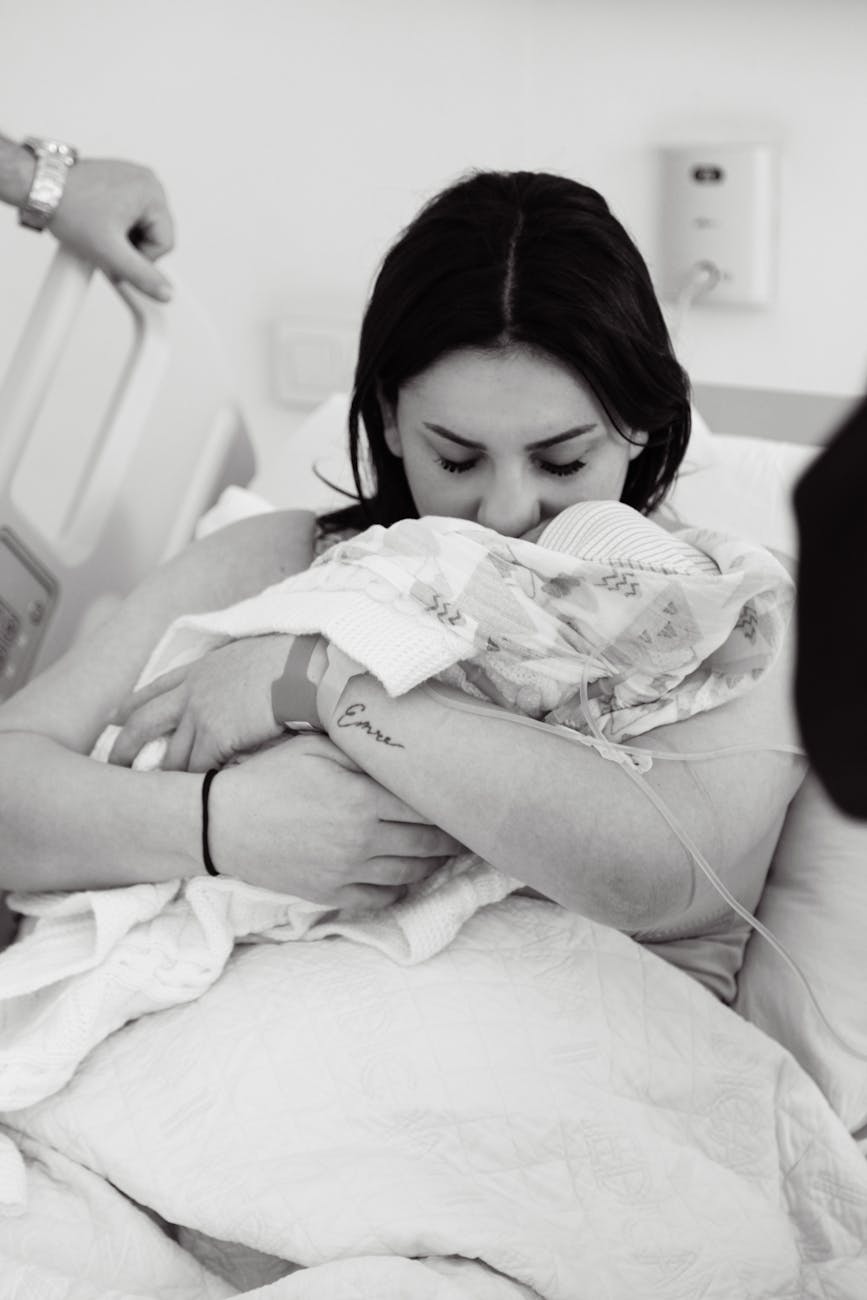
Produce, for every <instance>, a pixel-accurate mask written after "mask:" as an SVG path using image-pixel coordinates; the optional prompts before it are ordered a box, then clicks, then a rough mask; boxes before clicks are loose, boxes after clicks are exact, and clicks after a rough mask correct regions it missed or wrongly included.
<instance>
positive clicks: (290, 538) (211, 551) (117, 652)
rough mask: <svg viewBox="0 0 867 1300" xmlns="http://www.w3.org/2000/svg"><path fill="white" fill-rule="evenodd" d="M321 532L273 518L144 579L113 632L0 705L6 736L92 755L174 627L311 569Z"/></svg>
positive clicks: (294, 519) (289, 515) (293, 518)
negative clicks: (30, 736)
mask: <svg viewBox="0 0 867 1300" xmlns="http://www.w3.org/2000/svg"><path fill="white" fill-rule="evenodd" d="M313 523H314V517H313V515H312V514H310V513H309V512H307V511H275V512H274V513H273V514H267V515H257V516H255V517H254V518H252V519H244V520H241V521H240V522H239V523H236V524H232V525H229V526H228V527H227V528H223V529H220V530H219V532H216V533H213V534H211V536H209V537H207V538H205V539H204V540H203V541H200V542H195V543H193V544H192V545H190V546H189V547H187V548H186V550H184V551H182V552H181V553H180V554H179V555H177V556H175V557H174V558H173V559H172V560H169V561H168V562H167V563H165V564H163V565H161V566H160V567H159V568H158V569H156V570H155V571H154V572H153V573H152V574H150V575H149V576H148V577H147V578H145V579H144V581H143V582H141V583H140V584H139V586H138V587H136V588H135V590H134V591H133V592H131V593H130V595H129V596H127V597H126V598H125V599H124V600H123V601H122V602H121V604H120V606H119V607H118V609H117V610H116V611H115V612H114V613H113V614H112V615H111V617H110V618H108V619H107V620H106V621H105V623H103V624H101V625H100V626H99V627H97V628H96V629H95V630H94V631H93V632H91V633H90V635H89V636H87V637H86V638H84V639H83V640H81V641H80V642H77V643H76V644H75V645H74V646H73V647H72V648H71V649H70V650H68V651H67V652H66V654H64V655H63V656H62V657H61V658H60V659H59V660H58V661H57V662H56V663H55V664H53V665H51V667H49V668H48V669H46V670H45V671H44V672H42V673H40V674H39V675H38V676H37V677H35V678H34V679H33V680H32V681H31V682H29V683H28V684H27V685H26V686H24V687H23V688H22V689H21V690H20V691H18V692H17V693H16V694H15V695H13V696H12V697H11V699H9V700H8V701H6V703H4V704H3V705H0V731H4V732H11V731H29V732H36V733H38V734H40V735H44V736H48V737H50V738H51V739H52V740H56V741H57V742H58V743H60V744H62V745H64V746H66V747H67V748H68V749H72V750H74V751H76V752H78V753H88V752H89V751H90V750H91V748H92V747H93V744H94V742H95V741H96V738H97V737H98V735H99V733H100V732H101V731H102V729H103V727H104V726H105V725H106V723H107V721H108V719H109V717H110V715H111V713H112V712H113V710H114V709H115V708H116V707H117V705H118V704H119V703H120V701H121V700H122V699H123V697H124V695H126V693H127V692H128V691H130V690H131V689H132V688H133V687H134V685H135V683H136V681H137V679H138V677H139V674H140V673H141V671H142V669H143V667H144V665H145V663H146V661H147V658H148V656H149V654H150V652H151V650H152V649H153V647H154V645H155V644H156V642H157V640H158V639H159V637H160V636H161V635H162V633H163V632H164V631H165V629H166V628H167V627H168V625H169V624H170V623H171V622H172V620H173V619H175V618H177V617H178V616H180V615H181V614H188V613H201V612H203V611H205V610H210V609H220V608H222V607H224V606H226V605H231V604H234V603H235V602H236V601H239V600H242V599H243V598H244V597H246V596H249V595H252V594H254V593H255V592H257V591H260V590H262V589H263V588H264V587H267V586H269V585H270V584H271V583H274V582H278V581H280V579H282V578H285V577H288V576H289V575H290V574H291V573H297V572H300V571H301V570H302V569H304V568H306V567H307V565H309V563H310V560H311V558H312V545H313V540H312V539H313Z"/></svg>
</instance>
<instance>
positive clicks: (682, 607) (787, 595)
mask: <svg viewBox="0 0 867 1300" xmlns="http://www.w3.org/2000/svg"><path fill="white" fill-rule="evenodd" d="M791 604H792V585H791V582H790V580H789V578H788V576H787V575H786V573H785V571H784V570H783V569H782V567H781V566H780V565H778V564H777V562H776V561H775V560H774V559H773V558H772V557H771V556H770V555H769V554H768V553H767V552H765V551H763V550H761V548H758V547H755V546H752V545H751V544H749V543H746V542H743V541H740V540H738V539H731V538H726V537H723V536H721V535H718V534H711V533H704V532H699V531H697V530H684V531H683V532H681V533H680V534H679V535H677V536H671V535H669V534H668V533H666V532H664V531H663V530H662V529H661V528H659V527H658V526H657V525H655V524H652V523H650V522H649V521H648V520H646V519H644V518H643V517H642V516H640V515H637V514H636V513H635V512H634V511H632V510H630V509H629V508H628V507H625V506H621V505H619V504H618V503H611V502H599V503H586V504H584V505H581V506H576V507H572V508H571V509H570V510H569V511H567V512H564V515H562V516H559V517H558V519H557V520H555V521H554V522H553V523H552V524H551V525H549V527H548V529H546V530H545V532H544V533H542V534H541V536H540V538H539V540H538V542H530V541H526V540H515V539H507V538H502V537H500V536H499V535H497V534H494V533H491V532H490V531H489V530H485V529H482V528H480V527H478V526H476V525H470V524H467V523H465V522H462V521H456V520H447V519H429V520H407V521H404V522H402V523H400V524H396V525H394V526H393V527H392V528H390V529H387V530H386V529H382V528H373V529H370V530H368V531H367V532H366V533H364V534H362V535H361V536H360V537H358V538H356V539H353V540H352V541H349V542H344V543H341V544H340V545H338V546H336V547H335V548H334V549H333V550H332V551H331V552H329V553H328V554H327V555H326V556H323V557H322V558H321V559H320V560H319V561H317V563H316V564H314V565H313V566H312V567H311V569H310V570H308V571H307V572H306V573H304V574H300V575H298V576H296V577H293V578H291V579H288V580H286V581H285V582H282V583H279V584H277V585H275V586H273V587H270V588H268V589H267V590H266V591H264V592H262V593H261V594H260V595H259V596H256V597H254V598H252V599H251V600H247V601H244V602H242V603H240V604H238V605H235V606H232V607H231V608H229V609H226V610H222V611H218V612H217V613H213V614H207V615H202V616H195V617H189V618H183V619H180V620H178V621H177V622H176V623H175V624H174V625H173V626H172V627H171V628H170V629H169V631H168V632H167V633H166V635H165V636H164V637H163V639H162V640H161V642H160V643H159V645H158V646H157V647H156V650H155V651H154V654H153V655H152V656H151V659H150V661H149V663H148V665H147V667H146V669H145V671H144V673H143V675H142V683H144V682H145V681H149V680H151V679H153V678H154V677H156V676H158V675H159V674H160V673H162V672H164V671H167V670H168V669H169V668H170V667H174V666H176V665H177V664H180V663H184V662H189V661H191V660H192V659H195V658H198V657H199V656H200V655H201V654H203V653H205V652H207V651H208V650H209V649H211V648H213V647H215V646H217V645H221V644H224V643H225V642H227V641H229V640H232V639H234V638H238V637H242V636H255V635H260V634H264V633H271V632H278V631H279V632H294V633H305V632H323V633H324V634H325V635H326V636H328V637H329V638H330V639H331V640H332V641H334V642H335V643H336V644H337V645H338V646H339V647H340V648H341V649H342V650H344V651H345V652H346V653H347V654H349V655H351V656H352V657H353V658H354V659H356V660H358V661H360V662H361V663H363V664H364V665H365V667H367V668H368V669H369V670H370V671H371V672H373V673H374V674H375V675H376V676H377V677H378V678H379V679H380V680H381V681H382V682H383V684H384V685H385V687H386V688H387V689H388V690H389V692H390V693H391V694H393V695H399V694H401V693H403V692H405V691H408V690H410V689H412V688H413V687H414V686H416V685H418V684H419V683H420V682H422V681H425V680H427V679H429V678H431V677H432V676H434V675H436V676H438V678H439V679H440V680H442V681H445V682H448V683H451V684H453V685H457V686H460V687H461V688H462V689H464V690H465V691H467V692H468V693H471V694H475V695H477V696H479V695H482V696H485V697H487V698H489V699H493V700H495V701H497V702H498V703H500V704H504V705H506V706H507V707H509V708H511V709H514V710H516V711H519V712H522V713H525V714H528V715H531V716H534V717H537V718H544V719H546V720H548V721H552V722H553V721H556V722H561V723H566V724H567V725H570V726H572V727H574V728H576V729H578V730H583V731H585V732H586V731H587V730H588V723H587V719H586V717H585V716H584V713H583V710H582V709H581V707H580V692H579V689H578V686H579V682H580V680H581V678H582V674H583V675H584V677H585V682H589V683H590V685H591V696H592V698H591V701H590V707H591V709H592V711H593V713H594V715H595V721H596V726H597V727H598V729H599V730H600V731H601V732H602V733H603V734H604V735H605V736H606V737H607V738H609V739H614V740H622V739H624V738H628V737H629V736H634V735H638V734H640V733H642V732H645V731H647V730H649V729H651V728H652V727H655V726H657V725H660V724H662V723H664V722H670V721H674V720H675V719H677V718H680V717H683V716H686V715H688V714H691V713H695V712H698V711H700V710H702V709H707V708H711V707H714V706H715V705H716V704H719V703H721V702H722V701H723V700H725V699H728V698H731V696H732V695H734V694H738V693H740V692H741V691H743V690H746V689H748V688H749V686H750V685H751V684H752V683H753V682H754V681H755V680H757V678H758V677H759V676H761V674H762V673H763V672H764V671H765V670H766V668H767V667H768V666H769V665H770V663H771V662H772V661H773V658H774V655H775V653H776V650H777V647H778V645H779V642H780V640H781V638H782V635H783V632H784V630H785V626H786V622H787V619H788V615H789V612H790V609H791ZM111 739H112V733H111V731H110V730H109V731H107V732H106V733H105V734H104V736H103V737H102V738H101V745H100V746H98V750H99V752H100V753H101V755H102V756H103V757H105V755H106V754H107V752H108V750H109V748H110V745H111ZM140 758H141V760H142V761H141V763H140V764H139V765H141V766H152V765H154V764H155V761H158V751H155V750H154V749H153V748H152V747H151V748H150V750H149V753H148V754H143V755H142V756H140ZM520 885H521V882H520V881H518V880H515V879H512V878H509V877H507V876H505V875H503V874H502V873H501V872H500V871H498V870H497V869H496V868H495V867H493V866H491V865H490V864H488V863H485V862H483V861H481V860H480V859H479V858H477V857H476V856H475V855H472V854H469V853H467V854H463V855H461V856H459V857H456V858H454V859H453V860H452V861H451V862H450V863H448V864H446V866H445V867H444V868H442V869H441V870H440V871H439V872H437V873H435V874H434V875H433V876H432V877H430V878H429V879H428V880H427V881H425V882H423V883H422V884H420V885H418V886H415V887H414V888H413V889H412V890H411V891H410V894H409V895H408V897H407V898H406V899H405V900H404V901H402V902H401V903H399V904H397V905H395V906H394V907H392V908H390V909H388V910H387V911H386V912H384V913H376V914H373V915H366V916H362V915H356V916H341V915H340V914H339V913H335V912H334V911H333V910H332V909H327V908H323V907H321V906H318V905H315V904H312V903H309V902H306V901H305V900H303V899H299V898H297V897H291V896H286V895H281V894H276V893H272V892H270V891H265V890H261V889H256V888H254V887H252V886H248V885H244V884H242V883H241V882H238V881H233V880H230V879H224V878H221V879H210V878H196V879H192V880H176V881H171V882H168V883H164V884H156V885H147V884H145V885H136V886H131V887H127V888H119V889H109V890H103V891H82V892H78V893H73V894H38V895H22V894H18V895H14V896H13V897H12V899H11V900H10V902H11V905H12V907H13V908H15V909H17V910H18V911H19V912H21V913H22V914H23V916H24V920H23V922H22V926H21V931H20V934H19V938H18V939H17V941H16V942H15V943H14V944H13V945H12V946H11V947H10V948H9V949H8V950H7V951H6V952H5V953H2V954H0V1110H7V1111H9V1110H15V1109H17V1108H19V1107H22V1106H27V1105H30V1104H32V1103H33V1102H35V1101H37V1100H39V1099H41V1098H43V1097H46V1096H49V1095H51V1093H53V1092H55V1091H56V1090H57V1089H59V1088H60V1087H62V1086H63V1084H64V1083H65V1082H66V1081H67V1080H68V1079H69V1078H70V1077H71V1075H72V1074H73V1072H74V1070H75V1068H76V1066H77V1064H78V1063H79V1062H80V1061H81V1060H82V1059H83V1058H84V1056H85V1055H86V1054H87V1053H88V1052H89V1051H90V1050H91V1049H92V1047H94V1046H95V1045H96V1044H97V1043H98V1042H100V1041H101V1040H102V1039H104V1038H105V1037H106V1036H107V1035H108V1034H109V1033H111V1032H113V1030H115V1029H116V1028H118V1027H119V1026H120V1025H122V1024H124V1023H125V1022H126V1021H128V1020H130V1019H133V1018H135V1017H137V1016H140V1015H143V1014H145V1013H146V1012H150V1011H156V1010H159V1009H161V1008H164V1007H167V1006H171V1005H175V1004H178V1003H181V1002H185V1001H190V1000H192V999H194V998H196V997H198V996H199V995H200V994H201V993H202V992H204V991H205V989H207V988H208V987H209V986H210V985H211V984H212V983H213V982H214V980H215V979H216V978H217V977H218V976H219V974H220V972H221V971H222V969H223V967H224V965H225V963H226V961H227V960H228V957H229V955H230V953H231V951H232V948H233V946H234V944H235V943H237V942H239V941H241V942H243V941H250V940H253V939H258V940H272V941H279V942H284V941H287V940H296V939H319V938H325V937H327V936H329V935H343V936H345V937H347V938H350V939H354V940H356V941H358V942H360V943H364V944H367V945H370V946H372V947H375V948H378V949H380V950H381V951H382V952H384V953H386V954H387V955H388V956H390V957H391V958H393V959H394V960H395V961H397V962H400V963H405V964H410V963H415V962H419V961H423V960H424V959H425V958H427V957H429V956H431V955H432V954H433V953H436V952H439V951H440V950H441V949H443V948H444V947H445V946H446V945H447V944H448V943H449V942H450V941H451V939H452V938H453V937H454V935H455V934H456V933H457V932H458V930H459V929H460V928H461V926H462V925H463V924H464V923H465V921H466V920H467V919H468V918H469V917H470V916H472V915H473V913H474V912H476V911H478V910H479V908H481V907H484V906H486V905H487V904H490V903H494V902H497V901H499V900H500V899H502V898H504V897H505V896H506V895H508V894H509V893H511V892H513V891H514V890H516V889H518V888H520ZM11 1152H12V1148H11V1146H10V1145H8V1144H7V1146H6V1150H5V1154H6V1156H7V1160H6V1163H5V1164H4V1160H3V1156H4V1149H3V1147H2V1146H0V1204H2V1202H3V1201H4V1200H5V1201H6V1203H7V1204H8V1205H12V1206H14V1205H16V1204H20V1200H21V1194H22V1193H21V1186H20V1181H19V1180H20V1174H21V1171H20V1167H19V1166H18V1165H17V1164H16V1162H15V1159H14V1158H13V1156H12V1155H11V1154H10V1153H11ZM4 1177H5V1184H4Z"/></svg>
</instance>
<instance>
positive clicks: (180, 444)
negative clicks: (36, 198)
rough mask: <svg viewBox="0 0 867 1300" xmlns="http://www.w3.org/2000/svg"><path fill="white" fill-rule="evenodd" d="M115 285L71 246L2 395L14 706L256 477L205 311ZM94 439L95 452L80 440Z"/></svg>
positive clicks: (1, 619) (5, 590)
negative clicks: (22, 691)
mask: <svg viewBox="0 0 867 1300" xmlns="http://www.w3.org/2000/svg"><path fill="white" fill-rule="evenodd" d="M115 288H116V292H110V291H109V290H108V288H107V282H106V281H104V280H103V278H102V277H92V268H91V267H90V266H89V265H87V264H86V263H85V262H83V261H81V260H80V259H79V258H76V257H74V256H73V255H72V254H70V253H67V252H65V251H64V250H62V249H59V250H58V251H57V253H56V255H55V256H54V259H53V261H52V263H51V265H50V267H49V270H48V273H47V275H46V277H45V279H44V281H43V284H42V286H41V289H40V291H39V294H38V296H37V299H36V301H35V304H34V306H33V309H32V311H31V313H30V316H29V319H28V320H27V322H26V324H25V327H24V330H23V333H22V335H21V338H20V342H19V344H18V347H17V349H16V350H15V352H14V354H13V356H12V360H11V363H10V365H9V368H8V371H7V374H6V376H5V379H4V380H3V382H2V384H0V701H2V700H3V699H5V698H7V697H8V696H9V695H11V694H12V692H13V691H15V690H16V689H17V688H18V687H19V686H20V685H22V683H23V682H24V681H25V680H26V679H27V677H28V676H29V675H30V674H31V673H32V672H34V671H36V670H38V669H40V668H42V667H45V666H47V665H48V664H49V663H51V662H52V660H53V659H55V658H56V657H57V656H58V655H59V654H60V653H61V652H62V651H63V650H64V649H65V648H66V647H67V646H68V645H69V644H70V643H71V642H72V641H73V639H74V638H75V637H76V636H78V635H80V634H81V632H82V631H84V630H86V629H87V628H89V627H91V626H93V624H94V623H95V622H96V621H98V620H99V619H100V618H102V617H103V616H104V615H105V614H106V613H108V612H109V611H110V610H111V609H112V608H114V606H115V605H116V603H117V601H118V600H119V599H120V598H121V597H122V596H123V595H124V594H125V593H126V592H128V591H129V590H130V589H131V588H132V587H133V586H134V585H135V583H136V582H137V581H138V580H139V579H140V578H141V577H142V576H143V575H144V574H145V573H147V572H148V571H149V570H151V569H152V568H153V567H154V566H155V565H156V564H158V563H159V562H160V561H162V560H164V559H166V558H167V557H168V556H170V555H172V554H174V553H175V552H176V551H177V550H179V549H180V547H182V546H183V545H184V544H185V543H186V542H187V541H188V540H189V539H190V537H191V536H192V532H193V528H194V525H195V522H196V520H197V519H198V518H199V517H200V516H201V514H202V513H203V512H204V511H205V510H207V509H208V507H209V506H210V505H212V503H213V502H214V501H215V500H216V498H217V497H218V496H219V494H220V492H221V491H222V489H223V487H225V486H226V485H227V484H229V483H246V482H248V481H249V479H250V477H251V475H252V473H253V470H254V465H255V462H254V456H253V450H252V445H251V442H250V439H249V437H248V435H247V431H246V428H245V425H244V420H243V417H242V415H241V412H240V409H239V407H238V404H237V400H236V397H235V394H234V392H233V391H232V389H231V388H230V387H229V381H228V380H227V366H226V362H225V359H224V358H223V357H222V355H221V353H220V348H219V345H218V343H217V340H216V338H215V336H214V334H213V331H212V328H211V326H210V324H209V322H208V320H207V318H206V317H205V316H204V314H203V313H202V311H201V310H200V309H199V308H198V307H197V305H196V304H195V303H194V301H193V300H192V299H191V298H190V296H189V295H188V294H187V293H186V292H184V291H183V290H182V289H180V290H179V291H178V293H177V296H176V299H175V302H174V303H173V306H172V308H171V310H170V311H166V310H165V309H163V308H161V307H160V306H159V305H158V304H157V303H155V302H152V301H151V300H150V299H148V298H146V297H145V296H144V295H142V294H140V293H138V292H136V291H134V290H132V289H130V288H128V287H126V286H115ZM100 294H101V295H102V298H100ZM94 308H95V311H94ZM85 314H88V315H89V319H88V321H87V328H86V329H82V319H83V317H84V315H85ZM82 334H86V335H87V337H88V346H89V349H90V350H89V354H88V358H87V360H86V362H85V364H84V365H82V364H80V362H78V361H77V359H76V356H75V348H76V346H77V341H78V339H79V338H80V336H81V335H82ZM124 338H128V340H129V342H128V345H126V347H125V348H124V352H121V354H120V356H119V357H118V358H117V360H118V362H119V369H116V368H115V366H114V360H115V358H114V355H113V354H116V353H117V348H118V342H119V340H120V342H121V344H122V343H123V339H124ZM124 353H125V354H124ZM106 372H107V374H108V375H109V376H110V375H113V374H118V375H119V377H118V379H117V380H116V382H115V383H114V387H113V389H110V391H109V393H108V399H107V405H106V408H105V411H104V414H102V415H101V416H99V415H98V413H97V417H96V418H95V416H94V412H93V410H92V409H89V408H92V405H93V403H92V400H91V399H92V397H93V393H92V387H94V386H96V385H95V380H96V377H97V376H99V375H101V374H102V375H103V376H104V374H105V373H106ZM87 427H92V428H93V429H94V431H95V432H94V436H93V437H92V438H91V440H90V442H89V443H87V444H86V445H85V446H82V445H81V444H82V439H81V437H80V436H76V437H74V438H72V437H69V436H68V434H69V431H70V429H72V430H74V431H75V433H76V434H77V435H80V432H81V430H82V429H84V428H87ZM180 428H182V429H183V437H179V436H178V431H179V429H180Z"/></svg>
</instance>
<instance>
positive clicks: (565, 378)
mask: <svg viewBox="0 0 867 1300" xmlns="http://www.w3.org/2000/svg"><path fill="white" fill-rule="evenodd" d="M399 401H400V404H401V405H402V406H403V408H404V411H405V412H406V413H407V414H412V415H414V416H417V417H418V418H419V419H422V420H424V421H433V422H435V423H437V424H439V425H441V426H444V427H446V428H449V429H451V430H452V431H453V432H455V433H458V434H460V435H461V436H462V437H466V438H474V439H476V440H478V441H479V442H484V441H485V440H486V437H491V436H494V435H500V434H502V433H503V432H506V431H509V430H514V431H515V432H516V433H520V435H521V437H523V438H524V439H525V440H527V441H533V440H540V439H544V438H547V437H552V436H554V435H555V434H559V433H562V432H564V431H565V430H567V429H570V428H573V427H576V426H584V425H587V424H592V423H603V422H604V423H605V424H606V425H607V421H605V420H604V413H603V412H602V410H601V408H600V406H599V404H598V402H597V401H596V400H595V398H594V397H593V394H592V393H591V391H590V389H589V387H588V386H587V385H586V384H585V383H584V382H583V381H582V380H581V379H580V378H579V377H578V376H577V375H576V374H574V373H573V372H572V371H571V370H570V369H569V368H568V367H567V366H565V365H564V364H563V363H562V362H560V361H558V360H557V359H555V358H553V357H549V356H547V355H545V354H543V353H540V352H536V351H532V350H531V349H529V348H518V347H509V348H504V349H499V350H496V351H494V350H491V351H489V350H483V349H481V348H463V349H461V350H460V351H457V352H450V353H448V354H447V355H446V356H444V357H441V358H440V359H439V360H438V361H436V362H434V364H433V365H432V366H430V367H429V368H428V369H427V370H425V371H424V372H423V373H422V374H420V375H417V376H416V377H415V378H414V379H412V380H411V381H410V382H409V383H407V384H406V385H405V386H404V387H403V388H402V389H401V392H400V396H399Z"/></svg>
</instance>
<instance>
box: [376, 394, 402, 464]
mask: <svg viewBox="0 0 867 1300" xmlns="http://www.w3.org/2000/svg"><path fill="white" fill-rule="evenodd" d="M377 396H378V398H379V409H380V410H381V411H382V433H383V437H384V438H385V445H386V447H388V450H389V451H390V452H391V454H392V456H399V457H401V458H402V457H403V447H402V446H401V441H400V430H399V429H398V427H397V409H396V407H395V406H394V405H392V403H391V402H389V401H387V400H386V399H385V398H384V397H383V395H382V391H381V390H380V392H379V393H378V394H377Z"/></svg>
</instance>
